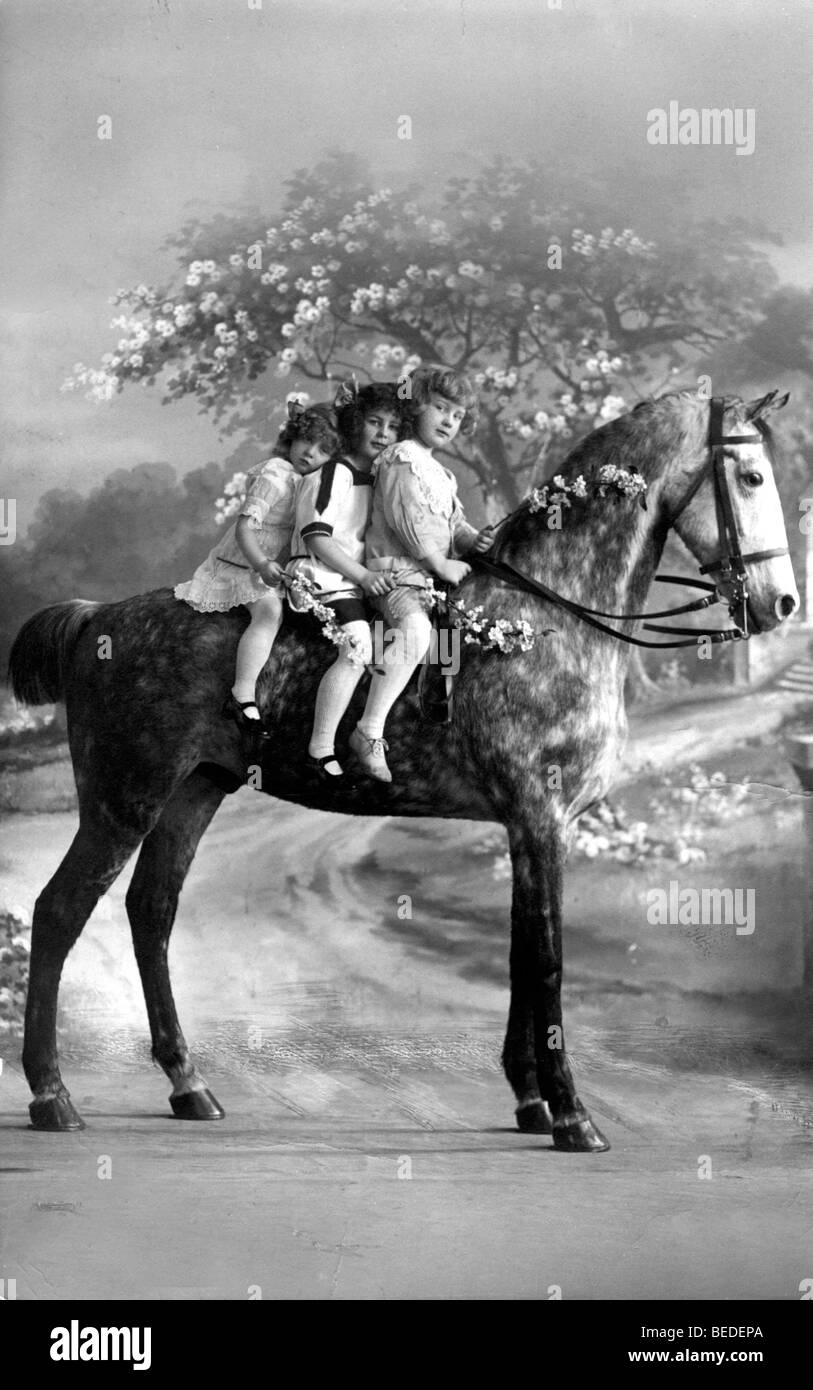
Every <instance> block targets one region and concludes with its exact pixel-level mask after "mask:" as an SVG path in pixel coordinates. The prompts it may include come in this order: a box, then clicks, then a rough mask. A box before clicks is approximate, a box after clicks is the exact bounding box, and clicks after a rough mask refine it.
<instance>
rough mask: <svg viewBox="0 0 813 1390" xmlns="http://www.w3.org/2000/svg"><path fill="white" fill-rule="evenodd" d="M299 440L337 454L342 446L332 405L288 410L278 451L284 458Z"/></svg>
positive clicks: (293, 407)
mask: <svg viewBox="0 0 813 1390" xmlns="http://www.w3.org/2000/svg"><path fill="white" fill-rule="evenodd" d="M297 439H307V440H310V441H311V442H312V443H314V444H319V445H320V446H321V447H322V448H323V449H324V450H325V451H326V452H327V453H329V454H335V453H336V451H337V450H338V449H339V447H340V445H341V438H340V435H339V427H338V423H337V420H336V412H335V410H334V409H333V407H332V406H330V405H309V406H307V407H306V408H304V409H303V408H302V407H301V406H300V407H299V409H296V408H295V403H294V404H292V405H291V406H289V408H288V419H287V420H286V422H285V424H284V425H283V427H282V429H281V430H280V432H279V437H278V439H277V449H278V451H279V453H280V454H281V456H282V457H283V458H288V451H289V449H290V447H291V445H292V444H293V443H294V441H295V440H297Z"/></svg>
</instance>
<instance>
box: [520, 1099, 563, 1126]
mask: <svg viewBox="0 0 813 1390" xmlns="http://www.w3.org/2000/svg"><path fill="white" fill-rule="evenodd" d="M514 1114H515V1115H516V1117H517V1129H518V1130H519V1131H520V1133H521V1134H552V1133H553V1119H552V1117H551V1113H550V1108H549V1106H548V1105H547V1104H546V1103H545V1101H544V1100H531V1101H529V1102H528V1104H527V1105H518V1106H517V1108H516V1110H515V1111H514Z"/></svg>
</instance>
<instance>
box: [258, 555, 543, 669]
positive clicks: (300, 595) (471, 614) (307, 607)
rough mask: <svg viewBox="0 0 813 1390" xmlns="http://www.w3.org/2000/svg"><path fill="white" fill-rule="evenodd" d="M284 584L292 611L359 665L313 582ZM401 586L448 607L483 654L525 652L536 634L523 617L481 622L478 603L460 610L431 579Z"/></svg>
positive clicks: (355, 645) (350, 640)
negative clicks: (317, 625) (304, 615)
mask: <svg viewBox="0 0 813 1390" xmlns="http://www.w3.org/2000/svg"><path fill="white" fill-rule="evenodd" d="M284 582H285V583H286V584H287V585H288V588H289V590H290V592H291V594H293V596H294V599H295V603H294V604H292V605H291V606H292V608H294V611H295V612H297V613H312V614H313V616H314V617H315V618H316V619H317V621H318V622H319V623H320V624H321V627H322V635H323V636H324V637H326V638H327V639H328V641H329V642H332V643H333V644H334V646H336V647H338V649H339V651H341V652H344V653H345V654H346V655H347V659H348V661H350V662H351V664H352V665H353V666H363V665H364V664H365V662H364V656H363V655H362V651H361V647H360V644H359V642H358V640H357V639H356V638H355V637H351V636H350V635H349V634H348V633H347V632H345V631H344V629H343V628H342V627H340V626H339V624H338V623H337V622H336V614H335V613H334V612H333V609H332V608H328V606H327V604H324V603H320V602H319V599H318V598H317V594H318V592H319V590H318V589H317V587H316V585H315V584H314V583H313V581H312V580H311V579H307V578H306V577H305V576H304V575H296V576H295V577H294V578H293V579H289V578H288V577H287V576H286V577H285V581H284ZM405 587H406V588H417V587H420V588H421V589H422V591H423V594H424V595H425V597H426V601H427V607H428V608H430V609H431V608H434V607H436V606H437V605H438V604H440V603H446V604H448V606H449V608H451V609H452V617H453V622H454V626H455V627H456V628H460V630H461V631H462V632H463V641H464V642H468V643H472V642H476V643H477V645H478V646H480V647H482V648H483V650H484V651H487V652H488V651H501V652H505V653H506V654H508V653H510V652H514V651H522V652H529V651H530V650H531V648H532V647H533V644H534V638H535V635H536V634H535V632H534V629H533V628H532V627H531V625H530V623H529V622H526V620H525V619H524V618H520V619H518V621H517V622H511V621H510V620H509V619H508V618H494V619H493V620H492V619H488V618H486V619H484V618H483V617H482V613H483V605H482V604H480V605H479V606H478V607H477V608H464V607H463V605H462V604H459V603H455V602H454V600H453V599H450V598H449V597H448V595H447V593H446V591H445V589H436V588H435V586H434V584H433V583H432V580H431V579H430V580H428V582H427V583H426V584H425V585H420V586H418V585H411V584H408V585H406V586H405ZM487 625H488V626H487Z"/></svg>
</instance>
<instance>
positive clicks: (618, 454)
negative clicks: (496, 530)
mask: <svg viewBox="0 0 813 1390" xmlns="http://www.w3.org/2000/svg"><path fill="white" fill-rule="evenodd" d="M701 399H702V398H701V397H699V396H698V395H697V392H696V391H692V390H677V391H665V392H663V393H662V395H660V396H648V397H646V398H645V399H644V400H641V401H639V402H638V404H637V405H635V406H633V408H632V410H630V411H628V412H627V413H626V414H625V415H619V416H618V417H617V418H616V419H615V420H610V421H608V422H607V424H606V425H601V426H599V428H598V429H595V430H592V431H591V433H590V434H588V435H585V436H584V438H583V439H580V440H579V442H578V444H576V445H575V446H574V448H573V449H571V451H570V453H569V454H568V455H567V457H566V458H565V459H563V461H562V462H561V463H559V464H556V465H555V466H553V467H552V468H551V470H550V472H549V473H548V474H547V476H546V477H545V478H544V479H543V480H542V481H541V482H540V483H538V484H537V486H538V487H544V486H545V485H546V484H550V483H551V481H552V480H553V478H555V477H563V478H566V479H567V478H572V477H577V476H578V475H579V474H580V473H581V474H583V475H584V476H585V478H587V480H588V481H589V479H590V478H591V477H592V476H595V474H597V472H598V469H599V468H601V467H602V466H604V465H605V464H614V465H615V466H616V467H617V468H625V469H627V470H631V471H633V472H636V471H637V472H638V473H640V474H641V475H642V476H643V477H644V478H646V479H647V482H651V481H652V480H653V479H654V478H655V477H658V476H660V473H661V472H662V471H663V469H664V467H665V466H667V464H668V462H669V461H670V460H671V459H672V458H674V456H675V453H676V451H677V448H678V446H679V444H680V442H681V439H682V438H684V437H685V435H686V433H687V427H688V428H691V427H692V423H693V422H694V423H696V425H697V426H699V425H700V423H701V420H702V423H703V428H705V416H701V415H700V414H699V413H698V412H695V413H694V416H693V417H689V414H688V412H687V410H686V408H685V407H686V405H687V404H688V403H690V402H691V403H694V404H697V403H699V402H700V400H701ZM724 402H725V409H726V410H730V409H732V408H733V407H735V406H738V405H740V406H741V405H743V404H744V402H743V401H742V399H741V397H739V396H726V397H724ZM679 406H682V407H683V408H682V409H681V408H676V407H679ZM750 427H755V428H756V429H757V430H758V431H759V433H760V435H761V436H762V439H763V443H764V446H765V451H766V453H767V455H768V458H769V459H770V461H771V464H772V465H773V463H774V461H775V453H774V438H773V434H772V432H771V429H770V426H769V425H768V423H767V422H766V421H765V420H761V419H756V420H750V421H749V428H750ZM698 442H699V441H698ZM653 443H654V444H655V446H656V447H655V448H654V449H653ZM584 506H585V508H587V507H588V506H589V502H588V503H585V504H584ZM534 515H535V514H534V513H533V512H531V511H530V502H529V499H528V498H526V499H525V500H524V501H523V502H521V503H520V505H519V507H518V508H517V509H516V511H515V512H514V513H513V514H512V516H511V517H510V519H509V520H508V521H507V522H506V524H505V525H504V526H503V528H502V530H501V534H500V539H499V547H498V553H499V551H501V550H502V547H503V545H504V544H505V543H506V542H507V541H509V540H515V539H518V538H519V537H522V536H524V534H525V532H526V527H527V522H528V519H529V518H533V517H534Z"/></svg>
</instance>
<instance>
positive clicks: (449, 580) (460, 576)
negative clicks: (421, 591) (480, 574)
mask: <svg viewBox="0 0 813 1390" xmlns="http://www.w3.org/2000/svg"><path fill="white" fill-rule="evenodd" d="M420 563H421V564H422V565H423V566H424V567H425V568H426V569H428V570H431V571H432V573H433V574H434V575H435V577H436V578H437V579H442V580H443V581H444V583H445V584H451V585H456V584H460V583H462V581H463V580H464V579H465V578H466V575H467V574H471V565H467V564H466V562H465V560H450V559H448V557H447V556H446V555H444V553H443V551H442V550H432V551H430V553H429V554H428V555H421V556H420Z"/></svg>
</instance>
